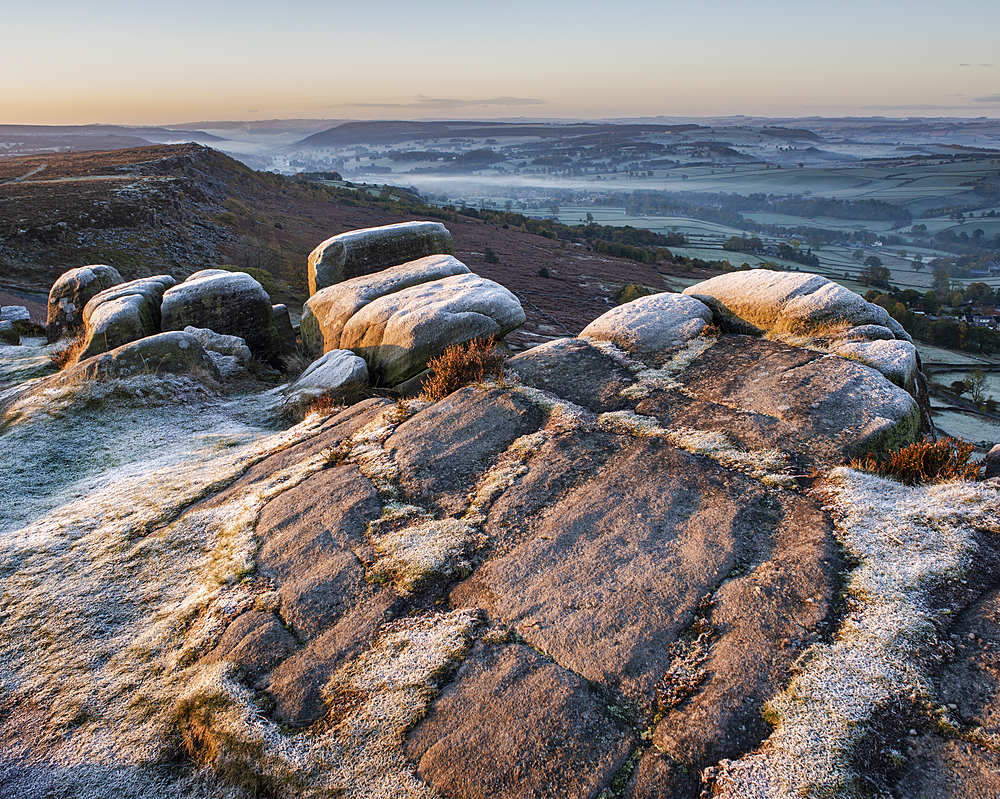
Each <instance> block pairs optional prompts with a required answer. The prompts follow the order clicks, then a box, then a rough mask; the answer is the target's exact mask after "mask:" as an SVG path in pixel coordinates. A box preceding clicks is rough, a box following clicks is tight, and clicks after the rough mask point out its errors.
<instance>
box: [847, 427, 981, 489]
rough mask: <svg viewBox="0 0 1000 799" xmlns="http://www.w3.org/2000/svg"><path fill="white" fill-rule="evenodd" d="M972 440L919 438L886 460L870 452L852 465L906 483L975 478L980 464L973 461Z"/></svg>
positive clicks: (914, 483) (852, 462)
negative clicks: (930, 439)
mask: <svg viewBox="0 0 1000 799" xmlns="http://www.w3.org/2000/svg"><path fill="white" fill-rule="evenodd" d="M972 449H973V447H972V444H968V443H966V442H965V441H961V440H960V439H956V438H950V437H946V438H943V439H942V440H940V441H918V442H916V443H914V444H910V445H909V446H908V447H903V448H902V449H901V450H899V451H898V452H895V453H893V454H892V455H890V456H889V457H888V458H886V459H884V460H877V459H875V458H874V457H872V456H868V457H867V458H864V459H862V460H853V461H851V464H850V465H851V467H853V468H855V469H864V470H865V471H866V472H874V473H875V474H877V475H880V476H881V477H891V478H893V479H894V480H899V481H900V482H901V483H905V484H906V485H916V484H917V483H928V482H933V481H945V480H975V479H976V477H977V476H978V473H979V464H978V463H974V462H972V463H970V461H969V458H970V457H971V456H972Z"/></svg>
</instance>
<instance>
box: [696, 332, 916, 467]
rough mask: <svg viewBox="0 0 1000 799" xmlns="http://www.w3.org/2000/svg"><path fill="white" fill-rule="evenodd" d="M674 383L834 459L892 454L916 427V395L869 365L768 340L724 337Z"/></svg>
mask: <svg viewBox="0 0 1000 799" xmlns="http://www.w3.org/2000/svg"><path fill="white" fill-rule="evenodd" d="M679 380H680V381H681V383H682V384H683V385H684V390H685V391H686V392H687V393H689V394H691V395H692V396H694V397H697V398H699V399H702V400H707V401H711V402H715V403H718V404H720V405H725V406H729V407H735V408H741V409H744V410H747V411H751V412H754V413H760V414H764V415H766V416H771V417H773V418H775V419H778V420H779V421H781V422H783V423H784V424H785V425H787V426H788V427H790V428H791V429H793V430H797V431H799V435H800V436H805V437H808V436H815V437H816V438H817V441H818V442H828V444H826V445H824V447H826V448H827V452H826V457H827V458H832V459H833V460H834V461H836V460H839V459H841V458H844V459H850V458H855V457H864V455H866V454H869V453H871V454H876V455H880V454H885V453H887V452H889V451H894V450H895V449H897V448H899V447H900V446H903V445H905V444H909V443H912V442H913V441H914V440H915V438H916V435H917V432H918V431H919V429H920V411H919V408H918V407H917V404H916V402H915V401H914V399H913V397H911V396H910V395H909V394H907V393H906V392H905V391H904V390H903V389H901V388H899V387H897V386H894V385H893V384H892V383H890V382H889V381H888V380H886V379H885V378H884V377H883V376H882V375H881V374H879V373H878V372H877V371H875V370H874V369H872V368H871V367H868V366H864V365H862V364H860V363H856V362H854V361H849V360H845V359H843V358H838V357H837V356H834V355H826V356H823V355H821V353H817V352H811V351H809V350H801V349H796V348H794V347H790V346H787V345H782V344H777V343H774V342H770V341H762V340H760V339H753V338H747V337H743V336H723V337H722V338H721V339H720V340H719V341H718V342H717V343H716V344H715V345H713V346H712V347H710V348H709V349H708V350H706V351H705V352H704V353H703V354H702V355H700V356H699V357H698V358H697V359H695V360H694V361H693V362H692V363H691V365H690V366H688V368H687V369H686V370H685V371H684V372H683V373H682V374H681V375H680V377H679Z"/></svg>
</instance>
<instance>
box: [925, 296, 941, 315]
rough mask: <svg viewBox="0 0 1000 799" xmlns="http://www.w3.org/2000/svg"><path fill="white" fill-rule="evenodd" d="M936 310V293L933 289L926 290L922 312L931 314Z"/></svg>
mask: <svg viewBox="0 0 1000 799" xmlns="http://www.w3.org/2000/svg"><path fill="white" fill-rule="evenodd" d="M937 310H938V298H937V294H935V293H934V292H933V291H928V292H927V293H926V294H924V313H927V314H930V315H931V316H933V315H934V314H936V313H937Z"/></svg>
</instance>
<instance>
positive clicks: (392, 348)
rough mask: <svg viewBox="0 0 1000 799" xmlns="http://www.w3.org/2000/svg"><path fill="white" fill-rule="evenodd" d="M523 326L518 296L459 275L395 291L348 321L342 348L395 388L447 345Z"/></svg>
mask: <svg viewBox="0 0 1000 799" xmlns="http://www.w3.org/2000/svg"><path fill="white" fill-rule="evenodd" d="M522 324H524V311H523V310H522V309H521V303H519V302H518V301H517V297H515V296H514V295H513V294H511V293H510V292H509V291H508V290H507V289H505V288H504V287H503V286H501V285H500V284H499V283H494V282H493V281H492V280H486V279H485V278H481V277H479V276H478V275H473V274H467V275H456V276H455V277H447V278H443V279H442V280H434V281H431V282H429V283H421V284H419V285H417V286H412V287H411V288H407V289H403V290H401V291H397V292H393V293H392V294H387V295H385V296H382V297H379V298H378V299H377V300H374V301H373V302H370V303H368V304H367V305H365V306H364V307H363V308H361V309H360V310H359V311H358V312H357V313H355V314H354V315H353V316H351V318H350V319H348V321H347V322H346V323H345V325H344V329H343V331H342V332H341V334H340V346H341V348H343V349H349V350H352V351H353V352H355V353H357V354H358V355H360V356H361V357H362V358H364V359H365V361H367V362H368V370H369V371H370V372H371V374H372V377H373V379H375V380H377V381H378V383H379V384H381V385H387V386H394V385H397V384H399V383H402V382H403V381H405V380H408V379H409V378H411V377H414V376H415V375H417V374H419V373H420V372H421V371H423V370H424V369H425V368H426V367H427V361H429V360H430V359H431V358H433V357H434V356H435V355H440V354H441V353H442V352H443V351H444V350H445V348H446V347H449V346H451V345H453V344H464V343H465V342H467V341H471V340H472V339H477V338H488V337H490V336H493V337H495V338H496V339H497V340H500V339H502V338H503V337H504V336H505V335H506V334H507V333H509V332H510V331H511V330H514V329H515V328H517V327H519V326H520V325H522Z"/></svg>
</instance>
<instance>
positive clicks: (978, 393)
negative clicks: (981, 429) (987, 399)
mask: <svg viewBox="0 0 1000 799" xmlns="http://www.w3.org/2000/svg"><path fill="white" fill-rule="evenodd" d="M967 387H968V390H969V394H970V395H971V396H972V401H973V402H974V403H975V404H976V405H979V403H981V402H982V401H983V391H984V390H985V388H986V374H985V373H984V372H983V370H982V369H979V368H978V367H977V368H975V369H973V370H972V374H970V375H969V379H968V381H967Z"/></svg>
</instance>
